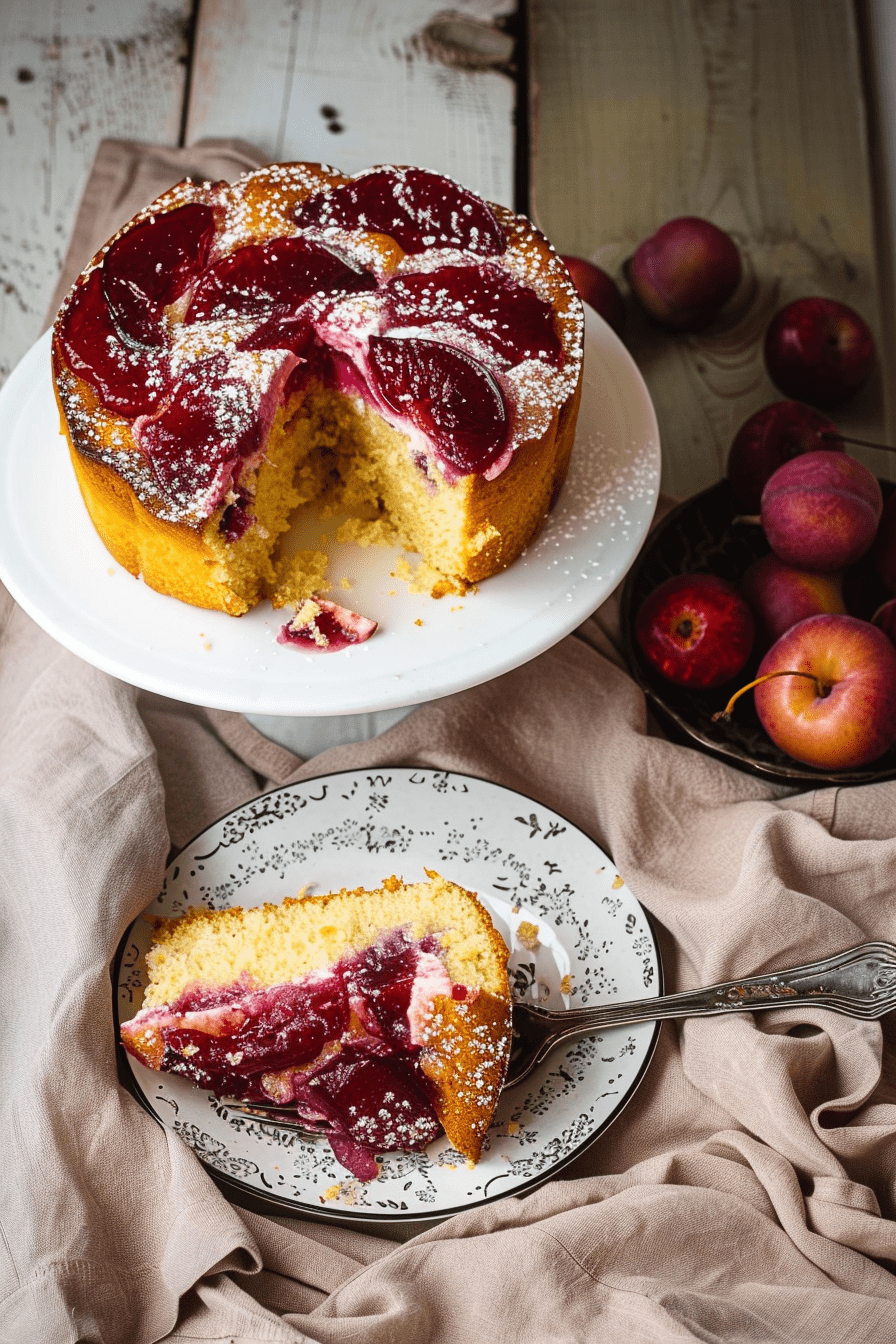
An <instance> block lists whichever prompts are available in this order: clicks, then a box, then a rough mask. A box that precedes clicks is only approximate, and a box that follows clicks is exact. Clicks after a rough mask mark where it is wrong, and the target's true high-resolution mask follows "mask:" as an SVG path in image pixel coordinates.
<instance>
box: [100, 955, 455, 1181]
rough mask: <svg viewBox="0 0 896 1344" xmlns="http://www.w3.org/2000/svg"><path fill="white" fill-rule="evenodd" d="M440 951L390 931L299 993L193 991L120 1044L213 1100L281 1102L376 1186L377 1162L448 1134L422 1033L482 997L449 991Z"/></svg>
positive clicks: (282, 988) (239, 987)
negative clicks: (436, 1010)
mask: <svg viewBox="0 0 896 1344" xmlns="http://www.w3.org/2000/svg"><path fill="white" fill-rule="evenodd" d="M439 949H440V944H439V940H438V938H437V937H436V936H434V935H432V934H428V935H426V936H425V937H424V938H422V939H420V940H414V939H412V938H411V937H410V936H409V934H408V933H407V932H406V931H404V930H402V929H394V930H391V931H390V932H388V933H386V934H382V935H381V936H380V937H379V938H378V939H377V941H376V942H375V943H373V944H372V945H371V946H370V947H367V948H365V949H363V951H360V952H357V953H354V954H352V955H350V956H347V957H344V958H343V959H342V960H341V961H339V962H338V963H336V964H335V965H334V966H332V967H330V968H329V969H327V970H325V971H318V972H315V973H313V974H311V975H309V976H306V977H305V978H304V979H303V980H301V981H299V982H298V983H295V984H282V985H275V986H272V987H266V988H257V987H255V986H254V985H253V984H252V983H251V982H250V981H249V979H248V977H243V978H242V979H241V980H240V981H238V982H237V983H236V984H231V985H229V986H226V987H223V988H220V987H219V988H210V987H203V986H201V985H196V986H194V987H192V988H191V989H189V990H188V991H187V992H185V993H184V994H182V995H181V996H180V998H179V999H178V1000H177V1001H176V1002H175V1003H173V1004H171V1005H170V1007H165V1008H147V1009H143V1010H141V1012H140V1013H139V1014H138V1015H137V1017H135V1018H134V1019H133V1020H132V1021H131V1022H129V1023H127V1024H125V1026H124V1027H123V1029H122V1039H123V1041H124V1044H125V1046H126V1047H127V1048H131V1044H130V1042H133V1043H134V1044H135V1045H136V1043H137V1041H138V1040H139V1043H140V1049H141V1050H142V1051H143V1052H144V1053H145V1052H146V1051H147V1047H148V1049H149V1052H150V1053H152V1054H153V1055H154V1056H155V1058H156V1059H157V1060H158V1067H160V1068H161V1069H163V1070H164V1071H166V1072H169V1073H175V1074H179V1075H181V1076H183V1077H185V1078H188V1079H189V1080H190V1081H191V1082H192V1083H194V1084H197V1085H198V1086H200V1087H203V1088H206V1089H208V1090H209V1091H210V1092H213V1093H214V1094H215V1095H217V1096H221V1097H231V1098H234V1099H235V1100H238V1101H242V1102H246V1103H249V1104H251V1103H252V1102H263V1103H266V1104H268V1105H269V1104H270V1103H271V1102H274V1103H277V1104H278V1105H279V1106H280V1107H282V1108H283V1109H284V1111H288V1112H289V1113H291V1114H293V1115H298V1117H299V1118H300V1119H301V1120H302V1121H303V1122H304V1123H306V1124H308V1125H309V1126H310V1127H312V1128H316V1129H319V1130H321V1131H322V1132H323V1133H325V1134H326V1136H327V1138H328V1139H329V1141H330V1143H331V1146H332V1148H333V1151H334V1153H335V1154H336V1156H337V1158H338V1159H339V1161H340V1162H341V1163H342V1164H343V1165H344V1166H346V1167H347V1168H348V1169H349V1170H350V1171H351V1172H352V1173H353V1174H354V1175H356V1176H358V1177H360V1178H361V1179H363V1180H368V1179H372V1178H373V1177H374V1176H376V1175H377V1170H378V1169H377V1166H376V1163H375V1161H374V1154H375V1153H377V1152H387V1151H390V1150H394V1149H402V1150H409V1151H413V1152H420V1151H422V1150H423V1148H425V1146H426V1145H427V1144H428V1143H430V1142H431V1141H432V1139H434V1138H435V1137H436V1136H437V1134H438V1133H439V1132H440V1130H441V1126H440V1124H439V1120H438V1118H437V1116H436V1112H435V1109H434V1106H433V1100H432V1097H433V1093H432V1088H431V1085H430V1084H429V1082H428V1080H427V1078H426V1075H425V1073H424V1071H423V1069H422V1067H421V1056H422V1052H423V1049H424V1038H425V1032H426V1026H427V1024H428V1022H429V1021H430V1019H431V1016H432V1013H433V1005H434V1002H435V1000H436V999H438V998H439V997H440V996H442V997H447V998H451V999H454V1000H461V1001H463V1000H472V999H473V998H474V997H475V996H476V993H477V991H475V990H468V989H467V988H466V987H465V986H463V985H458V984H453V983H452V981H451V979H450V978H449V975H448V972H447V971H446V969H445V967H444V965H443V963H442V961H441V960H440V958H439V955H438V954H439ZM132 1053H134V1054H135V1056H136V1057H138V1058H139V1057H140V1055H139V1053H138V1050H137V1049H136V1048H134V1049H132Z"/></svg>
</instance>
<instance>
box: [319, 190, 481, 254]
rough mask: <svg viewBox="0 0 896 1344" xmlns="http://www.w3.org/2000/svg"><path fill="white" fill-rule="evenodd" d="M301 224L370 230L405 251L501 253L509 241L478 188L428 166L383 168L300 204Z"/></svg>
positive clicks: (323, 227)
mask: <svg viewBox="0 0 896 1344" xmlns="http://www.w3.org/2000/svg"><path fill="white" fill-rule="evenodd" d="M295 218H296V223H297V224H298V225H299V226H300V227H301V228H308V227H314V226H316V227H318V228H321V229H327V228H337V229H366V230H369V231H371V232H373V233H385V234H388V235H389V237H390V238H394V239H395V241H396V242H397V243H398V244H399V246H400V247H402V248H403V249H404V251H405V252H409V253H417V252H425V251H427V250H428V249H429V248H431V247H450V248H459V249H461V250H462V251H465V252H473V253H475V254H476V256H480V257H497V256H500V255H501V253H502V252H503V251H504V250H505V248H506V246H507V242H506V239H505V237H504V233H503V230H502V229H501V226H500V224H499V223H498V221H497V219H496V218H495V216H494V215H493V214H492V212H491V210H490V209H489V208H488V206H487V205H486V203H485V202H484V201H483V200H481V199H480V197H478V196H475V195H474V194H473V192H471V191H467V190H466V189H465V188H464V187H461V186H459V185H458V183H457V182H453V181H452V180H451V178H448V177H442V176H441V174H440V173H430V172H427V171H426V170H425V169H422V168H377V169H374V171H373V172H370V173H364V174H363V176H361V177H358V178H356V179H355V180H354V181H353V182H348V183H346V184H345V185H344V186H341V187H337V188H336V189H335V190H334V191H326V192H320V193H318V194H317V195H316V196H311V197H309V198H308V200H307V201H303V202H302V204H301V205H299V206H298V207H297V209H296V214H295Z"/></svg>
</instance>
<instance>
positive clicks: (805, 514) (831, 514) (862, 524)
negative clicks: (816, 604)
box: [760, 449, 883, 573]
mask: <svg viewBox="0 0 896 1344" xmlns="http://www.w3.org/2000/svg"><path fill="white" fill-rule="evenodd" d="M882 510H883V495H882V493H881V488H880V485H879V484H878V482H877V480H876V479H875V478H874V476H872V474H871V472H870V471H869V470H868V468H867V467H864V466H863V465H862V464H861V462H857V461H856V459H855V458H854V457H850V456H849V455H848V454H847V453H840V452H828V451H826V450H823V449H822V450H819V451H817V452H812V453H802V454H801V455H800V456H799V457H794V458H791V460H790V461H789V462H785V463H784V465H783V466H781V467H779V468H778V470H777V471H775V472H773V473H772V475H771V476H770V477H769V479H768V480H767V481H766V484H765V489H764V490H763V492H762V505H761V509H760V517H761V521H762V526H763V528H764V529H765V535H766V537H767V538H768V543H769V545H770V546H771V548H772V550H773V551H774V552H775V554H776V555H777V556H778V557H779V559H781V560H783V561H784V563H785V564H787V565H793V566H794V568H796V569H811V570H817V571H820V572H822V573H827V572H830V571H832V570H838V569H845V568H846V567H847V565H851V564H853V563H854V561H856V560H858V559H859V557H860V556H862V555H864V554H865V552H866V551H867V550H869V548H870V547H871V544H872V543H873V541H874V538H875V535H876V533H877V526H878V523H879V521H880V516H881V512H882Z"/></svg>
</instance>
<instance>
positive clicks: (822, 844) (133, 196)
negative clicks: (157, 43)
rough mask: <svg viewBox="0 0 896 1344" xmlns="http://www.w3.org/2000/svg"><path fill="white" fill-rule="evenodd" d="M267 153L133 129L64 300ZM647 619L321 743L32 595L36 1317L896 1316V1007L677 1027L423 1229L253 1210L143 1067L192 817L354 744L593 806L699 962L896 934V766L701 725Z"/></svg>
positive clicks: (24, 1241) (19, 670)
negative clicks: (254, 721) (667, 706)
mask: <svg viewBox="0 0 896 1344" xmlns="http://www.w3.org/2000/svg"><path fill="white" fill-rule="evenodd" d="M257 162H259V158H258V156H256V155H255V153H254V151H252V150H251V149H250V148H249V147H247V146H241V145H238V144H234V143H233V142H227V143H208V144H205V145H199V146H195V147H193V148H192V149H189V150H163V149H156V148H153V147H149V146H140V145H134V144H129V143H124V142H106V143H105V144H104V145H103V146H102V148H101V151H100V155H99V158H98V160H97V165H96V168H95V170H94V173H93V175H92V177H91V180H90V183H89V185H88V188H87V193H86V196H85V200H84V203H83V205H82V208H81V210H80V213H79V216H78V222H77V225H76V228H75V232H74V238H73V243H72V250H71V252H70V254H69V258H68V261H67V263H66V268H65V272H64V275H63V278H62V281H61V285H60V292H59V294H58V295H57V296H56V298H57V301H58V299H59V298H61V295H62V293H63V292H64V288H65V286H66V284H67V283H68V282H69V281H70V280H71V278H72V277H73V275H74V274H75V273H77V271H78V270H79V269H80V267H81V266H82V265H83V264H84V262H85V261H86V259H87V258H88V256H89V255H90V254H91V252H92V251H93V249H94V246H96V245H98V244H99V243H100V242H102V241H103V240H104V239H105V238H106V237H108V235H109V234H110V233H111V232H112V230H113V229H114V228H115V227H117V225H118V224H119V223H121V222H124V221H125V220H126V219H127V218H129V217H130V216H131V214H133V213H134V211H135V210H136V209H137V208H138V207H140V206H141V205H143V204H144V203H145V202H146V201H148V200H149V199H151V198H152V196H154V195H155V194H156V193H157V192H158V191H160V190H162V189H163V188H164V187H166V186H167V185H169V184H170V183H172V182H174V181H175V180H177V179H179V178H180V177H182V176H184V175H186V174H187V173H194V174H198V175H200V176H203V177H215V176H227V177H233V176H235V175H236V174H237V173H238V172H239V171H241V170H242V169H243V168H244V167H247V166H253V165H254V164H256V163H257ZM60 470H67V465H66V463H65V459H64V455H63V454H62V452H61V453H60ZM617 616H618V613H617V603H616V600H615V599H614V598H611V599H610V600H609V601H608V602H607V603H606V604H605V605H604V606H603V607H602V608H601V609H600V610H599V611H598V612H597V613H596V614H595V616H594V617H593V618H591V619H590V620H588V621H586V622H585V623H584V625H582V626H581V628H580V629H579V630H578V631H577V632H576V633H575V634H574V635H572V636H570V637H569V638H567V639H565V640H563V641H562V642H561V643H560V644H558V645H557V646H556V647H555V648H553V649H551V650H550V651H549V652H547V653H545V654H543V655H542V656H541V657H539V658H536V659H535V660H533V661H532V662H530V663H528V664H527V665H526V666H524V667H521V668H519V669H518V670H516V671H514V672H511V673H509V674H508V675H506V676H503V677H500V678H498V679H496V680H494V681H492V682H490V683H487V684H486V685H483V686H479V687H476V688H475V689H473V690H469V691H465V692H463V693H462V694H459V695H454V696H451V697H449V698H447V699H443V700H439V701H436V702H434V703H431V704H428V705H425V706H423V707H421V708H419V709H417V710H416V711H415V712H413V713H412V714H410V715H409V716H408V717H407V718H405V719H404V720H403V721H402V722H400V723H398V724H397V725H396V726H394V727H392V728H390V729H389V730H388V731H387V732H385V733H384V734H382V735H381V736H379V737H377V738H374V739H373V740H370V741H366V742H362V743H357V744H353V745H349V746H340V747H336V748H332V749H330V750H327V751H325V752H323V753H322V754H320V755H318V756H316V757H314V758H313V759H311V760H308V761H304V762H303V761H301V760H300V759H299V758H298V757H296V756H294V755H293V754H292V753H291V752H290V751H288V750H286V749H285V748H284V747H282V746H280V745H278V744H277V743H275V742H273V741H270V740H269V739H267V738H265V737H264V736H262V735H261V734H260V733H259V732H258V731H257V730H256V729H255V728H253V727H252V726H251V725H250V724H249V723H248V721H247V720H246V719H245V718H243V717H242V716H241V715H238V714H232V713H225V712H221V711H209V710H203V709H197V708H193V707H191V706H189V705H185V704H181V703H178V702H174V701H170V700H165V699H163V698H161V697H159V696H156V695H151V694H148V693H145V692H142V691H139V690H136V689H134V688H132V687H130V686H128V685H125V684H124V683H122V682H120V681H117V680H115V679H114V678H112V677H110V676H108V675H106V674H104V673H102V672H100V671H97V670H96V669H94V668H93V667H90V666H88V665H87V664H86V663H84V662H81V661H80V660H79V659H78V658H77V657H75V656H74V655H73V654H70V653H68V652H66V651H65V650H64V649H63V648H62V647H61V646H60V645H58V644H56V643H55V642H54V641H53V640H52V639H51V638H50V637H49V636H48V635H46V634H45V633H44V632H43V631H42V630H41V629H39V628H38V626H37V625H35V624H34V623H33V622H32V621H31V620H30V619H29V617H28V616H26V615H25V614H24V612H23V611H22V610H21V609H20V608H19V607H17V606H16V604H15V603H14V602H13V601H12V599H11V598H10V597H9V596H8V594H7V593H6V592H5V590H0V816H2V823H0V825H2V830H0V836H2V849H0V1022H2V1031H0V1040H2V1083H3V1085H2V1089H0V1123H2V1150H0V1151H2V1158H3V1168H4V1170H3V1179H2V1181H0V1230H2V1238H0V1339H2V1340H3V1341H4V1344H7V1342H8V1344H43V1341H47V1344H66V1342H68V1341H79V1342H80V1344H87V1342H88V1341H90V1344H95V1342H96V1344H99V1342H102V1344H149V1342H150V1341H156V1340H162V1339H166V1340H167V1339H172V1340H178V1341H199V1340H202V1341H221V1342H222V1344H223V1341H230V1344H237V1342H238V1344H249V1342H250V1341H251V1344H256V1341H262V1340H265V1341H319V1342H320V1344H347V1341H349V1340H351V1341H356V1340H364V1341H370V1344H380V1342H383V1344H385V1341H393V1340H394V1341H399V1340H400V1341H401V1342H402V1344H449V1342H450V1344H481V1342H482V1341H484V1340H488V1341H490V1344H504V1341H506V1342H507V1344H511V1341H512V1342H513V1344H520V1341H538V1342H541V1341H558V1342H559V1341H563V1342H564V1344H566V1341H579V1340H587V1341H607V1342H608V1344H618V1342H619V1341H628V1340H632V1341H639V1342H640V1341H650V1342H651V1344H652V1342H653V1341H662V1342H663V1344H667V1342H668V1344H672V1341H676V1342H678V1341H683V1340H700V1341H715V1340H724V1341H763V1342H765V1341H786V1342H787V1344H799V1342H802V1341H805V1342H806V1344H819V1342H822V1344H827V1342H828V1341H830V1342H831V1344H833V1341H837V1344H846V1342H847V1341H855V1342H856V1344H877V1342H878V1341H879V1344H892V1341H893V1339H894V1338H896V1277H894V1268H896V1222H894V1221H893V1219H894V1212H896V1051H894V1046H896V1021H894V1020H893V1019H885V1020H884V1022H883V1024H882V1025H881V1024H879V1023H869V1022H860V1021H853V1020H851V1019H848V1018H845V1017H839V1016H837V1015H835V1014H833V1013H829V1012H826V1011H824V1010H822V1009H811V1010H809V1009H807V1010H804V1011H800V1012H798V1013H796V1014H788V1013H785V1012H781V1011H770V1012H767V1013H764V1014H758V1015H756V1016H755V1017H753V1016H749V1015H744V1016H737V1017H733V1018H730V1019H723V1018H714V1019H712V1018H711V1019H703V1020H700V1019H693V1020H690V1021H688V1022H685V1023H684V1024H679V1025H676V1024H670V1023H667V1024H666V1025H664V1027H663V1028H662V1031H661V1033H660V1039H659V1044H658V1047H657V1051H656V1054H655V1056H654V1059H653V1062H652V1064H651V1066H650V1068H649V1069H648V1071H647V1075H646V1077H645V1079H644V1081H643V1083H642V1085H641V1087H640V1089H639V1090H638V1092H637V1093H636V1094H635V1096H634V1098H633V1100H632V1101H631V1102H630V1104H629V1106H628V1107H627V1109H626V1110H625V1112H624V1113H623V1115H622V1116H621V1118H620V1119H619V1120H618V1121H617V1122H616V1123H615V1124H614V1125H613V1126H612V1127H611V1128H610V1129H609V1130H608V1131H607V1132H606V1133H604V1134H603V1135H602V1136H601V1137H600V1138H599V1140H598V1141H597V1142H596V1143H595V1144H594V1145H593V1146H592V1147H591V1148H590V1149H589V1150H588V1151H587V1152H586V1153H585V1154H584V1155H583V1156H582V1157H580V1158H579V1159H578V1160H577V1162H576V1163H575V1164H574V1165H573V1166H572V1167H570V1168H567V1169H566V1170H565V1171H564V1173H563V1178H562V1179H556V1180H553V1181H550V1182H549V1183H547V1184H546V1185H544V1186H543V1187H542V1188H541V1189H539V1190H537V1191H536V1192H535V1193H533V1194H530V1195H528V1196H526V1197H523V1198H507V1199H504V1200H503V1201H500V1202H497V1203H494V1204H491V1205H489V1206H487V1207H484V1208H478V1209H474V1210H471V1211H469V1212H468V1213H466V1214H462V1215H459V1216H457V1217H455V1218H453V1219H451V1220H449V1221H447V1222H444V1223H441V1224H440V1225H438V1226H435V1227H433V1228H430V1229H429V1230H427V1231H425V1232H423V1233H420V1234H418V1235H410V1232H412V1231H413V1229H408V1236H407V1237H406V1238H405V1239H404V1240H398V1241H393V1240H387V1239H385V1238H384V1237H376V1236H370V1235H367V1234H365V1233H362V1232H359V1231H357V1230H354V1229H350V1230H343V1229H341V1228H339V1227H337V1226H329V1225H324V1224H315V1223H310V1222H308V1223H302V1222H300V1221H298V1220H291V1219H277V1218H269V1217H266V1216H262V1215H260V1214H256V1213H251V1212H247V1211H245V1210H242V1209H239V1208H236V1207H235V1206H234V1205H232V1204H231V1203H229V1202H228V1200H227V1199H226V1198H225V1196H224V1195H223V1194H222V1193H221V1192H220V1191H219V1189H218V1188H217V1187H216V1185H215V1184H214V1182H213V1181H212V1179H211V1178H210V1176H209V1175H208V1174H207V1173H206V1171H205V1169H204V1168H203V1167H202V1166H201V1165H200V1163H199V1161H198V1159H197V1158H196V1156H195V1155H194V1153H193V1152H192V1150H191V1149H190V1148H189V1147H187V1145H186V1144H184V1143H183V1142H181V1140H180V1139H178V1138H177V1137H176V1136H175V1135H174V1134H172V1133H171V1132H169V1131H168V1130H165V1129H163V1128H162V1127H160V1126H159V1125H158V1124H157V1123H156V1122H155V1121H154V1120H153V1119H152V1118H151V1117H150V1116H149V1115H148V1114H147V1113H146V1112H145V1111H144V1110H143V1109H142V1108H141V1106H140V1105H139V1104H138V1103H137V1101H136V1100H135V1099H134V1098H133V1097H132V1096H131V1095H130V1094H129V1093H127V1092H126V1091H125V1090H123V1089H122V1088H121V1087H120V1086H119V1084H118V1081H117V1076H116V1064H115V1051H114V1048H113V1019H112V994H111V987H110V975H109V967H110V961H111V959H112V957H113V955H114V952H115V949H116V946H117V944H118V942H119V939H120V938H121V936H122V934H123V932H124V930H125V929H126V927H127V925H128V924H129V923H130V921H131V920H132V919H133V918H134V917H135V916H136V915H137V914H138V913H139V912H140V911H141V910H143V909H144V907H145V906H146V905H147V904H148V903H149V902H150V901H151V900H152V899H153V897H154V896H155V895H156V893H157V891H158V889H159V887H160V884H161V881H162V875H163V871H164V868H165V864H166V861H167V859H168V856H169V853H170V851H171V850H172V847H174V848H176V847H178V846H180V845H182V844H184V843H186V842H187V841H188V840H189V839H190V838H191V837H192V836H193V835H195V834H196V833H197V832H198V831H199V830H201V829H202V828H203V827H204V826H206V825H208V824H209V823H210V822H212V821H213V820H215V819H216V818H217V817H219V816H220V815H221V814H222V813H224V812H226V811H228V810H229V809H230V808H232V807H234V806H237V805H238V804H240V803H242V802H244V801H245V800H247V799H249V798H251V797H253V796H255V795H256V794H258V793H260V792H262V791H264V790H265V789H268V788H271V787H273V786H276V785H280V784H283V783H285V782H287V781H291V780H301V779H309V778H313V777H316V776H323V775H326V774H328V773H331V772H334V771H338V770H347V769H356V768H368V767H382V766H388V765H390V764H402V765H420V766H431V767H435V768H439V769H448V770H457V771H463V772H466V773H469V774H472V775H477V776H480V777H482V778H485V779H489V780H493V781H495V782H497V783H500V784H503V785H506V786H507V787H509V788H512V789H518V790H520V791H521V792H522V793H524V794H527V795H530V796H532V797H534V798H536V799H537V800H539V801H540V802H541V803H543V804H545V805H547V806H548V807H551V808H553V809H555V810H556V811H558V812H560V813H562V814H564V815H565V816H566V817H568V818H569V819H570V820H571V821H572V822H574V823H575V824H576V825H578V826H579V827H581V828H582V829H583V830H585V831H586V832H587V833H588V834H589V835H591V836H592V837H593V838H594V839H595V840H596V841H597V842H598V844H600V845H601V846H602V847H603V848H604V849H605V850H607V851H608V852H609V853H610V854H611V855H612V856H613V859H614V861H615V863H616V865H617V867H618V868H619V870H620V871H621V873H622V874H623V875H624V877H625V880H626V882H627V884H628V886H629V887H630V888H631V890H632V891H633V892H634V893H635V895H636V896H637V897H638V898H639V899H640V901H641V902H642V903H643V904H644V905H645V906H646V908H647V909H648V910H649V911H650V912H651V915H652V916H653V919H654V921H655V923H656V925H657V927H658V929H659V937H660V943H661V947H662V954H663V959H664V966H665V973H666V985H667V989H669V990H677V989H683V988H687V987H689V986H695V985H698V984H701V983H703V984H706V983H710V982H712V981H715V980H721V979H728V978H733V977H736V976H740V975H744V974H747V973H750V972H755V971H760V970H764V969H773V968H775V967H780V966H786V965H792V964H795V963H797V962H800V961H806V960H812V959H815V958H817V957H820V956H822V955H825V954H827V953H831V952H834V951H837V950H839V949H841V948H844V947H847V946H849V945H851V944H853V943H857V942H859V941H861V940H862V939H864V938H872V937H873V938H890V939H896V839H894V835H896V782H889V783H882V784H876V785H872V786H868V787H858V788H842V789H838V788H823V789H819V790H816V791H814V792H813V791H807V792H802V793H797V794H793V793H791V792H789V791H787V790H784V789H781V788H778V787H776V786H773V785H770V784H768V783H766V782H763V781H760V780H758V779H755V778H752V777H751V776H749V775H746V774H743V773H739V772H737V771H735V770H732V769H730V768H729V767H728V766H726V765H724V764H722V763H721V762H719V761H716V760H713V759H711V758H710V757H708V756H706V755H703V754H700V753H699V752H696V751H694V750H691V749H689V748H686V747H682V746H678V745H674V744H672V743H670V742H669V741H667V740H665V738H664V737H663V735H662V734H661V733H660V732H659V730H658V729H657V728H656V726H655V725H654V724H653V723H652V722H651V720H650V717H649V715H648V713H647V709H646V707H645V701H644V697H643V695H642V694H641V692H640V691H639V690H638V688H637V687H636V686H635V684H634V683H633V682H632V680H631V679H630V678H629V676H628V675H627V674H626V672H625V670H624V666H623V663H622V660H621V658H620V656H619V653H618V648H617V642H616V636H617V630H618V620H617Z"/></svg>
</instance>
